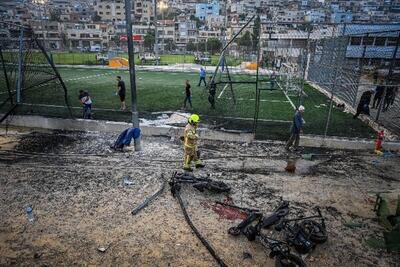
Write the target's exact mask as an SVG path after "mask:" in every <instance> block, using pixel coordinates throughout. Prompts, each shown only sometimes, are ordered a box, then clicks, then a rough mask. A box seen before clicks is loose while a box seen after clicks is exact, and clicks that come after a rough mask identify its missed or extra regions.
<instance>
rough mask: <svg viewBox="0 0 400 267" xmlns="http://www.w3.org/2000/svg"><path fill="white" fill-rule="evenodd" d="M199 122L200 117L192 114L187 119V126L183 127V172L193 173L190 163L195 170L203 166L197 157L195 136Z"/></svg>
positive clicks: (197, 137) (196, 136)
mask: <svg viewBox="0 0 400 267" xmlns="http://www.w3.org/2000/svg"><path fill="white" fill-rule="evenodd" d="M199 122H200V117H199V115H197V114H192V115H191V116H190V117H189V119H188V124H187V125H186V127H185V132H184V136H183V141H184V150H185V158H184V162H183V169H184V170H185V171H193V169H192V168H191V166H190V164H191V162H192V161H194V163H195V167H196V168H203V167H204V164H203V163H202V162H201V160H200V159H199V156H198V148H197V143H198V140H199V135H198V134H197V126H198V124H199Z"/></svg>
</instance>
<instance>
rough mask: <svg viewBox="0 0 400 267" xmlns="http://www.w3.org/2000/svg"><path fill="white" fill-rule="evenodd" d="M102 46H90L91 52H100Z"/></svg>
mask: <svg viewBox="0 0 400 267" xmlns="http://www.w3.org/2000/svg"><path fill="white" fill-rule="evenodd" d="M100 50H101V46H100V45H92V46H90V52H100Z"/></svg>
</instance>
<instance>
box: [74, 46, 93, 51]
mask: <svg viewBox="0 0 400 267" xmlns="http://www.w3.org/2000/svg"><path fill="white" fill-rule="evenodd" d="M76 49H78V50H79V51H80V52H89V51H90V48H89V47H84V46H77V47H76Z"/></svg>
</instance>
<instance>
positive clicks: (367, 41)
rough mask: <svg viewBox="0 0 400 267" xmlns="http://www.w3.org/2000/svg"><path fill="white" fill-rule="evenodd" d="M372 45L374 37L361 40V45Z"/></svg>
mask: <svg viewBox="0 0 400 267" xmlns="http://www.w3.org/2000/svg"><path fill="white" fill-rule="evenodd" d="M373 44H374V37H364V38H363V45H373Z"/></svg>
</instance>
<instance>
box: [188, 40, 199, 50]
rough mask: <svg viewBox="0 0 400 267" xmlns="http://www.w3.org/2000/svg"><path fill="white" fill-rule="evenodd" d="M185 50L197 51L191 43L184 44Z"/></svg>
mask: <svg viewBox="0 0 400 267" xmlns="http://www.w3.org/2000/svg"><path fill="white" fill-rule="evenodd" d="M186 50H187V51H196V50H197V47H196V44H194V43H193V42H192V41H189V43H187V44H186Z"/></svg>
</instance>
